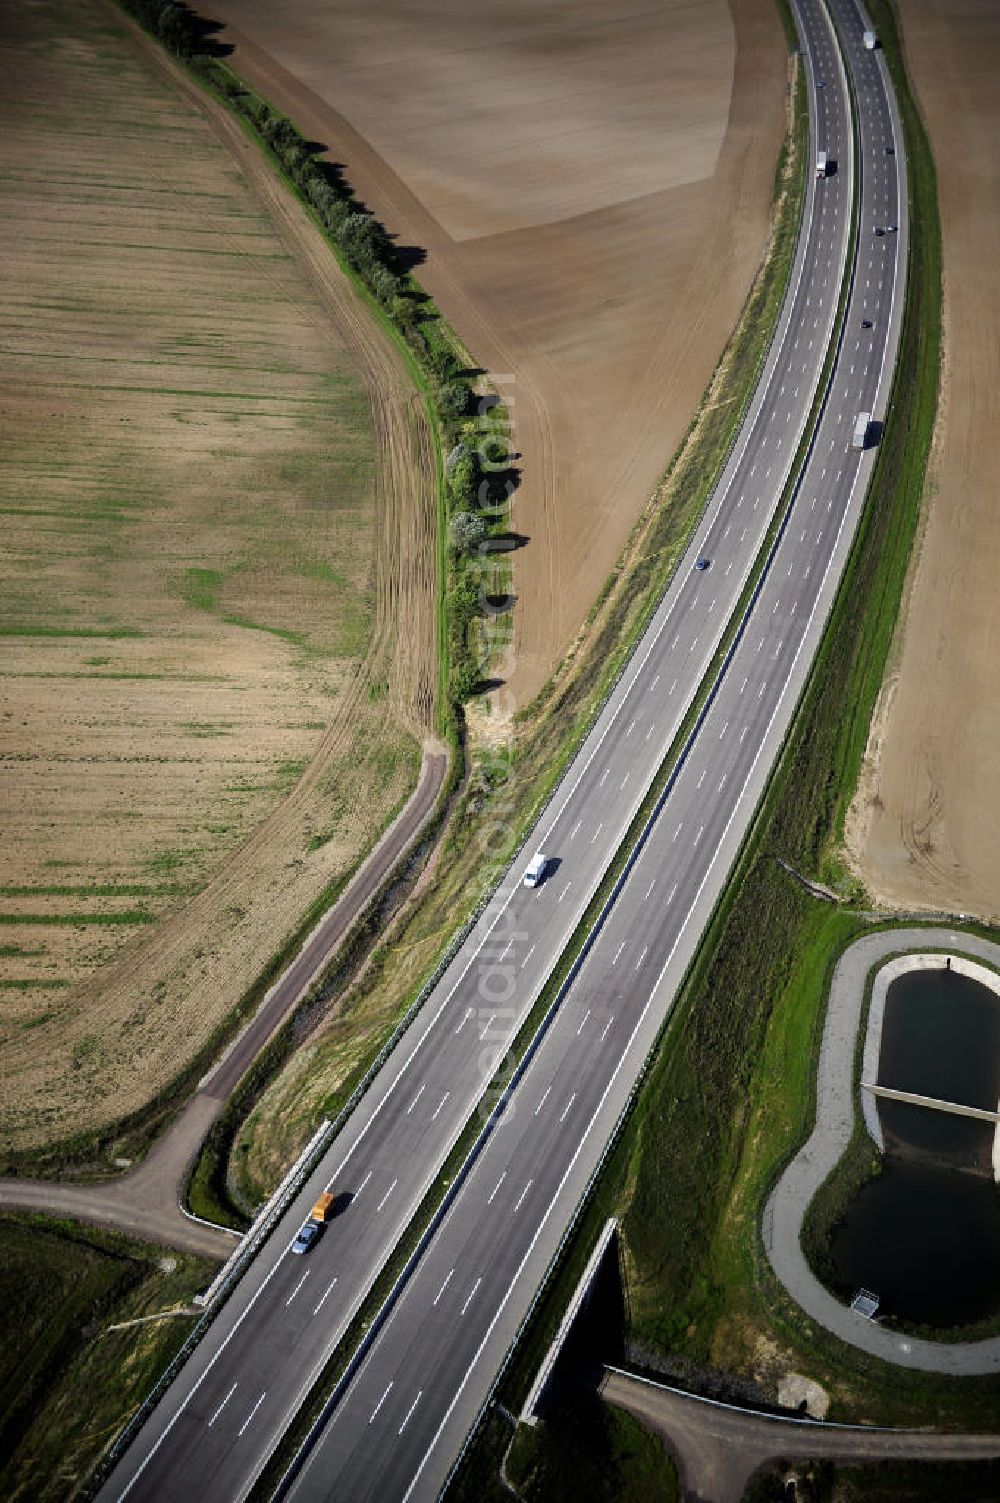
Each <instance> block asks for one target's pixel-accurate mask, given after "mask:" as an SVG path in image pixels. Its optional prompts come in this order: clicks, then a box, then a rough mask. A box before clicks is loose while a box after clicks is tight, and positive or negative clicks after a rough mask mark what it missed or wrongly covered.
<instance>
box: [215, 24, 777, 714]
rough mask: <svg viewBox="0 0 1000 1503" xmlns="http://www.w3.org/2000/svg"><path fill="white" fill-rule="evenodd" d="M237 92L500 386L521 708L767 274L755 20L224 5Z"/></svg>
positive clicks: (768, 66) (509, 665)
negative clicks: (255, 98) (397, 253)
mask: <svg viewBox="0 0 1000 1503" xmlns="http://www.w3.org/2000/svg"><path fill="white" fill-rule="evenodd" d="M212 15H213V17H215V18H218V19H221V20H223V21H225V22H227V23H230V24H228V25H227V26H226V29H225V31H224V32H222V33H221V34H220V35H221V39H222V40H223V41H225V42H232V43H234V44H235V53H234V55H233V57H232V58H231V59H230V61H231V63H232V65H233V67H234V69H235V71H236V72H237V73H239V74H240V75H241V76H243V77H244V78H246V79H247V80H248V81H249V82H250V83H251V84H252V85H253V86H254V87H255V88H257V89H258V90H259V91H260V93H262V94H263V95H264V96H265V97H266V98H268V99H270V100H271V101H272V102H273V103H274V104H276V105H278V106H279V107H280V108H281V109H283V110H284V111H286V112H287V113H288V114H289V115H290V117H291V118H292V119H293V120H294V121H295V122H296V124H297V125H298V126H299V128H300V129H301V130H302V131H303V132H304V134H305V135H306V136H307V137H309V138H311V139H315V140H316V141H320V142H323V143H324V144H325V145H326V146H327V147H328V148H329V152H330V155H331V157H332V158H333V160H334V161H336V162H338V163H340V164H341V165H342V166H343V168H344V171H345V174H346V176H347V178H348V180H349V182H350V183H351V185H352V186H353V188H354V189H355V190H356V192H357V193H358V195H359V196H360V198H362V199H363V200H364V201H365V202H366V203H367V204H368V206H369V207H370V208H371V209H372V211H373V212H374V213H375V214H376V215H377V216H378V217H379V218H380V219H381V220H382V221H383V223H384V224H385V225H386V227H387V228H388V229H389V231H390V232H391V233H393V234H394V235H396V236H397V237H398V239H399V241H400V242H401V243H402V244H404V245H409V246H416V247H418V248H420V249H421V250H422V251H425V252H426V260H425V261H424V262H423V263H422V264H421V265H420V266H419V268H418V275H419V277H420V280H421V283H422V285H423V286H425V287H426V289H427V291H428V292H429V293H430V294H431V295H432V297H433V298H434V300H435V302H436V304H437V305H438V307H439V308H440V309H441V311H442V313H443V314H444V316H445V318H446V319H447V320H448V321H449V323H450V324H451V326H452V327H453V328H454V329H455V331H456V332H457V334H458V335H459V337H460V338H461V339H462V340H463V341H464V343H465V345H466V346H467V347H468V349H469V351H470V352H471V354H472V357H473V359H474V360H476V361H477V362H481V363H482V364H483V365H485V366H487V367H488V368H489V370H490V371H491V372H492V373H494V375H496V376H498V377H502V378H509V379H504V384H503V386H502V391H503V395H504V401H505V402H506V403H507V404H508V405H509V407H510V410H511V414H512V418H513V434H514V441H515V445H516V449H517V451H518V453H519V455H520V461H519V462H520V468H521V475H522V483H521V486H520V488H519V490H518V491H517V493H516V495H515V497H514V502H513V509H512V525H513V527H514V529H515V531H516V532H517V533H519V534H521V535H522V536H523V537H525V538H527V543H526V546H524V547H523V548H521V549H520V550H519V551H518V552H517V553H516V554H515V555H514V563H513V569H514V585H513V588H514V594H515V597H516V604H515V606H514V613H513V617H514V619H513V647H512V651H511V652H510V654H509V655H508V657H507V660H506V662H505V664H504V666H503V668H502V672H503V675H504V677H505V679H506V687H507V689H508V691H509V693H510V696H511V698H510V700H509V701H508V702H512V703H513V705H514V707H515V708H518V709H523V708H524V707H525V706H526V705H527V704H528V702H529V701H530V700H531V699H532V698H534V696H536V695H537V694H538V692H539V690H540V689H541V688H542V687H543V685H544V684H545V683H546V682H547V680H548V679H549V677H550V675H551V674H552V672H553V670H554V669H555V667H556V665H557V663H558V662H559V660H560V659H561V657H562V656H563V654H564V653H565V652H566V650H567V649H568V648H569V646H570V644H571V643H572V642H573V641H574V639H575V637H576V635H577V632H578V631H579V628H580V626H581V623H582V622H583V620H584V618H585V616H586V614H587V611H588V610H589V608H590V606H591V604H592V603H593V601H594V599H595V598H596V596H597V594H598V592H599V590H600V589H601V587H602V585H603V584H604V581H605V579H606V577H607V575H608V573H609V572H610V570H611V569H612V567H613V566H614V563H615V560H616V559H617V557H618V555H619V553H620V551H621V549H622V547H623V545H624V543H625V541H626V539H627V537H628V535H629V532H630V530H631V528H632V526H633V524H634V523H635V521H636V519H637V517H638V516H639V514H640V512H641V510H642V508H643V506H644V505H645V503H646V501H647V500H648V498H649V495H650V494H651V492H652V491H653V489H654V487H655V485H656V483H657V481H658V479H659V477H660V476H661V474H662V472H663V470H664V469H665V467H666V465H667V463H668V461H669V460H670V457H671V455H672V454H673V453H674V451H675V449H676V448H677V445H678V443H679V441H680V439H681V438H682V436H683V434H684V433H685V431H686V429H687V427H688V425H689V423H690V421H691V419H692V417H693V415H694V412H695V410H696V407H697V405H698V402H699V400H700V398H701V394H702V392H703V391H704V389H705V387H706V385H707V383H708V380H709V378H710V376H711V374H712V371H713V370H714V368H715V365H716V363H717V361H718V359H719V356H720V354H721V352H722V350H723V348H724V346H725V344H726V341H727V339H728V338H729V335H730V334H731V332H732V330H733V328H734V326H735V324H736V322H737V318H738V316H739V313H740V309H741V307H742V306H743V303H744V300H745V298H746V296H747V292H748V290H749V287H750V284H751V281H752V279H753V276H754V273H755V271H756V269H757V267H758V265H759V263H760V260H761V257H762V255H763V253H764V249H765V245H766V239H767V227H768V215H769V210H770V204H771V195H772V186H773V180H774V170H775V162H776V159H777V155H778V150H779V146H780V143H781V138H782V131H783V125H784V97H785V69H786V50H785V45H784V41H783V37H782V32H781V26H780V22H779V17H778V12H777V8H776V6H775V5H774V3H773V0H730V3H726V0H700V3H699V4H697V5H692V4H691V3H690V0H645V3H641V4H639V5H630V6H628V7H626V8H623V9H621V10H616V9H615V7H613V6H612V7H608V6H599V7H597V6H594V5H591V4H588V3H581V0H555V3H553V4H549V5H545V6H539V5H537V4H536V3H534V0H513V3H511V4H508V5H504V6H481V5H480V6H476V5H471V6H470V5H468V4H463V3H459V0H439V3H437V4H435V5H433V6H420V7H412V6H406V5H402V4H398V3H395V0H389V3H384V4H380V5H379V6H378V7H377V9H373V8H372V7H371V6H370V5H367V4H364V3H362V0H336V3H329V0H322V3H321V0H220V3H219V4H216V5H213V7H212Z"/></svg>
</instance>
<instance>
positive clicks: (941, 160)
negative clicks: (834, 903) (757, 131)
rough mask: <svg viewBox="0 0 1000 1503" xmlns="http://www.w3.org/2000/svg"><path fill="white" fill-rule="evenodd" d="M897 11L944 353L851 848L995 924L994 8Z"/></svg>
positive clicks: (867, 873)
mask: <svg viewBox="0 0 1000 1503" xmlns="http://www.w3.org/2000/svg"><path fill="white" fill-rule="evenodd" d="M901 15H902V20H903V36H904V41H905V44H906V50H907V60H908V63H909V67H910V71H911V76H912V77H913V79H914V81H915V83H916V88H917V94H918V97H919V100H920V104H921V107H922V109H923V112H924V117H925V120H926V122H927V125H928V128H929V131H930V137H931V145H932V147H933V150H934V155H935V159H936V162H937V173H938V199H939V204H940V212H941V228H942V238H943V248H944V341H945V357H944V368H943V375H942V391H941V405H940V408H939V416H938V426H937V432H936V434H935V441H934V450H933V455H932V460H931V466H930V471H929V475H928V487H927V495H928V498H929V502H928V511H927V518H926V523H925V528H924V533H923V537H922V541H921V544H920V548H919V551H918V553H917V556H916V558H915V561H914V565H913V568H912V570H911V580H910V587H909V591H908V600H907V604H906V607H905V609H904V612H903V615H902V617H901V622H900V627H899V630H898V632H897V642H896V646H895V650H894V654H893V665H892V668H891V671H890V673H889V675H888V678H887V682H886V687H885V689H884V691H883V695H882V700H881V702H880V705H879V708H878V711H877V713H876V716H875V719H874V722H873V726H872V732H871V737H870V741H869V747H868V755H867V757H866V764H865V769H864V773H863V777H862V781H861V785H860V787H859V791H858V796H857V798H856V800H855V803H854V806H853V808H852V811H851V818H850V820H849V824H848V842H849V847H850V850H851V853H852V857H853V860H854V862H855V865H856V867H857V870H858V873H859V875H860V876H861V878H862V880H863V881H864V882H865V883H866V885H867V886H868V887H869V889H870V890H871V891H872V892H873V893H874V894H875V895H876V896H877V897H878V898H879V899H881V900H882V901H883V902H886V903H889V904H892V905H898V906H901V907H904V908H931V909H946V910H951V911H957V912H962V913H975V914H979V915H982V916H984V917H990V918H994V919H995V918H996V917H997V916H998V915H1000V672H998V666H997V665H998V643H1000V589H998V587H997V581H998V579H1000V510H998V504H997V503H998V497H1000V427H998V422H997V389H998V382H1000V275H998V268H1000V164H998V161H997V153H996V142H997V138H998V131H1000V88H998V86H997V61H998V59H1000V11H998V10H997V7H996V5H994V4H992V3H990V0H966V3H963V4H962V5H961V6H959V7H956V6H955V5H953V4H950V3H948V0H902V4H901ZM916 233H918V234H919V226H917V227H916Z"/></svg>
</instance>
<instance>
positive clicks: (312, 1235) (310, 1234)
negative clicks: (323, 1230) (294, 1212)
mask: <svg viewBox="0 0 1000 1503" xmlns="http://www.w3.org/2000/svg"><path fill="white" fill-rule="evenodd" d="M318 1241H319V1226H318V1224H317V1223H316V1222H315V1221H307V1222H306V1224H305V1226H304V1227H301V1228H300V1230H299V1234H298V1236H297V1237H296V1239H295V1241H294V1242H293V1243H292V1252H293V1253H298V1254H299V1256H300V1257H301V1255H302V1254H303V1253H307V1252H308V1251H309V1249H310V1248H311V1247H312V1246H314V1245H315V1243H316V1242H318Z"/></svg>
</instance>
